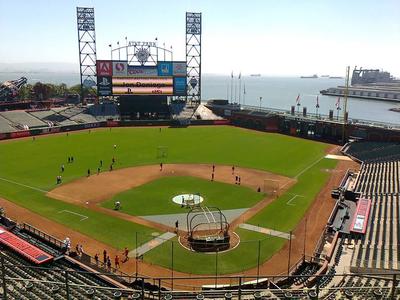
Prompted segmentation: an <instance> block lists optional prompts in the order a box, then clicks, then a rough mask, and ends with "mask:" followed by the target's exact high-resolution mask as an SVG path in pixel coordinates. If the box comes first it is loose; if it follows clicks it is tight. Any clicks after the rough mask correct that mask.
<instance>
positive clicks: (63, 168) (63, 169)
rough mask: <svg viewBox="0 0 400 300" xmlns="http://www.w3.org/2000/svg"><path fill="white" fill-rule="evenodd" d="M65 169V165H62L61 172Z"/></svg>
mask: <svg viewBox="0 0 400 300" xmlns="http://www.w3.org/2000/svg"><path fill="white" fill-rule="evenodd" d="M64 169H65V167H64V165H61V173H63V172H64Z"/></svg>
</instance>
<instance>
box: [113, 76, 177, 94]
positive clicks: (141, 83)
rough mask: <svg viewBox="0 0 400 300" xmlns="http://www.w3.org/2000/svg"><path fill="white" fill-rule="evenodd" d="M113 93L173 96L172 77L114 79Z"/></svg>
mask: <svg viewBox="0 0 400 300" xmlns="http://www.w3.org/2000/svg"><path fill="white" fill-rule="evenodd" d="M112 85H113V88H112V92H113V94H115V95H121V94H125V95H157V94H161V95H172V94H173V92H174V88H173V85H174V80H173V78H172V77H154V78H151V77H113V79H112Z"/></svg>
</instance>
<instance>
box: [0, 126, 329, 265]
mask: <svg viewBox="0 0 400 300" xmlns="http://www.w3.org/2000/svg"><path fill="white" fill-rule="evenodd" d="M113 145H117V148H116V149H114V147H113ZM160 146H162V147H165V149H167V154H168V155H167V157H165V158H163V159H162V161H163V162H164V163H209V164H213V163H215V164H226V165H236V166H241V167H248V168H255V169H262V170H267V171H270V172H274V173H279V174H282V175H286V176H289V177H294V176H296V175H297V174H299V173H300V172H302V170H305V169H306V168H307V167H308V166H309V165H311V164H312V163H314V162H315V161H316V160H317V159H319V158H320V157H322V156H323V155H324V152H325V150H326V147H327V145H326V144H322V143H317V142H313V141H308V140H304V139H297V138H293V137H289V136H284V135H279V134H269V133H261V132H256V131H249V130H244V129H240V128H234V127H228V126H220V127H215V126H213V127H189V128H184V129H183V128H177V129H172V128H163V129H162V130H161V132H160V131H159V129H158V128H113V129H112V130H109V129H101V130H91V131H81V132H72V133H69V134H68V136H67V134H59V135H50V136H43V137H36V139H35V141H33V140H32V139H20V140H12V141H6V142H1V143H0V197H4V198H6V199H8V200H10V201H13V202H15V203H17V204H18V205H21V206H23V207H25V208H27V209H29V210H31V211H33V212H36V213H38V214H40V215H42V216H44V217H46V218H49V219H51V220H54V221H56V222H59V223H61V224H64V225H66V226H68V227H70V228H72V229H74V230H77V231H79V232H81V233H83V234H86V235H88V236H91V237H93V238H95V239H97V240H99V241H102V242H104V243H106V244H109V245H111V246H113V247H117V248H123V247H125V246H128V247H129V248H134V247H135V238H134V237H135V232H139V233H140V241H139V244H142V243H143V242H145V241H147V240H149V239H150V234H151V233H152V232H153V231H154V230H153V229H150V228H147V227H144V226H141V225H137V224H134V223H130V222H127V221H123V220H121V219H119V218H115V217H112V216H109V215H105V214H102V213H98V212H93V211H90V210H89V209H86V208H82V207H79V206H76V205H73V204H68V203H64V202H62V201H59V200H54V199H50V198H48V197H46V196H45V194H46V191H49V190H51V189H53V188H54V187H55V186H56V184H55V179H56V176H57V175H59V174H60V167H61V165H62V164H64V165H65V172H64V173H63V174H62V176H63V181H64V183H65V182H68V181H71V180H74V179H77V178H80V177H82V176H85V175H86V172H87V169H88V168H90V169H91V170H92V172H95V170H96V169H97V167H98V166H99V161H100V160H103V161H104V168H105V169H108V166H109V164H110V163H111V159H112V157H115V158H116V160H117V163H116V167H117V168H124V167H128V166H135V165H147V164H158V163H159V162H160V161H161V159H160V158H158V157H157V149H158V147H160ZM71 155H72V156H74V159H75V161H74V163H68V162H67V157H68V156H71ZM334 165H335V162H334V161H327V160H322V161H321V162H320V163H318V164H317V165H315V166H314V167H312V168H311V169H309V170H306V171H305V172H304V173H303V174H302V175H301V176H300V177H299V178H298V179H299V182H298V183H297V184H296V185H295V186H294V187H292V188H291V190H290V193H293V194H298V195H304V196H305V197H304V200H300V199H303V198H300V197H297V198H296V199H295V203H296V206H293V207H291V206H288V205H286V202H287V200H288V199H290V197H291V196H290V194H287V195H283V196H282V197H281V198H280V199H278V201H277V202H276V203H273V204H271V205H269V206H267V208H266V209H264V210H263V211H261V212H260V213H259V214H258V215H256V216H255V217H254V218H253V219H252V220H251V221H250V222H251V223H253V224H260V225H262V226H265V227H273V228H276V229H279V230H282V231H288V230H291V229H293V228H294V227H295V225H296V224H297V222H298V221H299V220H300V218H301V217H302V215H303V214H304V212H305V210H306V209H307V208H308V206H309V204H310V203H311V202H312V200H313V197H314V196H315V195H316V194H317V193H318V191H319V190H320V188H321V187H322V186H323V184H324V183H325V182H326V179H327V176H328V173H326V172H325V171H321V170H322V169H326V168H327V169H329V168H333V167H334ZM2 179H6V180H8V181H4V180H2ZM10 181H15V182H16V183H19V184H16V183H12V182H10ZM30 187H32V188H30ZM233 188H234V187H233ZM37 189H40V190H42V191H40V190H37ZM238 191H239V190H238ZM240 191H241V192H244V191H245V190H242V189H240ZM210 199H211V197H210ZM252 201H253V200H252ZM254 201H256V200H254ZM254 203H255V202H254ZM222 204H223V205H224V202H223V203H222ZM240 205H242V204H240ZM141 206H144V204H142V205H141ZM231 208H232V207H231ZM146 209H147V208H146ZM163 209H164V208H163ZM63 210H64V211H65V210H67V211H71V212H75V213H77V214H81V215H84V216H87V217H88V218H87V219H85V220H82V221H81V218H80V217H79V216H78V215H75V214H71V213H68V212H67V213H65V212H62V213H60V211H63ZM43 230H46V228H43ZM238 232H239V233H240V235H241V236H243V237H244V238H243V239H244V240H245V239H259V238H260V237H261V236H260V235H259V234H256V233H253V232H244V231H238ZM263 238H264V237H263ZM275 239H276V238H272V237H267V239H266V240H265V241H266V242H265V245H263V247H264V248H263V249H265V250H263V252H262V253H263V260H265V259H266V258H267V257H269V256H270V255H272V253H274V252H275V251H277V250H278V249H279V248H280V247H281V246H282V245H283V243H284V241H283V240H280V239H279V240H278V241H276V240H275ZM243 245H245V243H244V244H243ZM243 245H241V246H239V248H238V249H236V250H235V251H232V252H228V253H226V254H221V257H224V259H223V261H221V272H222V273H228V272H232V271H233V270H238V269H241V270H244V269H247V268H249V267H251V266H255V262H254V257H253V255H254V253H253V252H252V251H253V248H252V247H250V248H251V249H246V247H245V246H243ZM164 247H166V245H164V246H162V247H160V248H156V249H154V250H153V251H152V252H151V253H149V254H148V255H146V259H149V260H151V259H152V263H160V264H162V265H167V260H168V258H162V257H161V256H162V253H163V252H162V249H164ZM176 251H178V252H177V255H178V254H179V253H180V255H182V257H181V265H180V263H178V262H177V265H176V267H177V268H178V269H180V270H185V271H188V272H190V271H191V270H192V269H191V268H192V267H198V266H203V264H202V263H201V262H202V257H203V254H196V255H194V256H192V253H191V255H187V253H186V252H185V251H186V250H183V249H179V250H178V247H177V250H176ZM179 251H180V252H179ZM247 251H249V252H247ZM157 253H159V254H157ZM209 259H211V258H209ZM191 261H194V262H196V263H192V262H191ZM213 265H215V264H213ZM222 266H223V267H222ZM204 270H208V271H210V273H213V272H215V270H212V267H210V266H207V267H204V268H203V267H202V268H201V269H200V268H199V270H197V269H196V272H203V273H206V271H204ZM208 271H207V272H208Z"/></svg>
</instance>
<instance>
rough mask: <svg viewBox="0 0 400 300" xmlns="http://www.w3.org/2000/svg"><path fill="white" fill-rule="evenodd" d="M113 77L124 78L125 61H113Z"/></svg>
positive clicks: (126, 72) (126, 65) (126, 64)
mask: <svg viewBox="0 0 400 300" xmlns="http://www.w3.org/2000/svg"><path fill="white" fill-rule="evenodd" d="M112 64H113V76H126V75H127V74H128V63H127V62H126V61H113V63H112Z"/></svg>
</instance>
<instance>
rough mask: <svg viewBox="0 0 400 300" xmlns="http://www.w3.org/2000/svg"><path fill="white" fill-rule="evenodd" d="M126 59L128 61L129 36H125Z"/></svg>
mask: <svg viewBox="0 0 400 300" xmlns="http://www.w3.org/2000/svg"><path fill="white" fill-rule="evenodd" d="M125 50H126V61H128V37H127V36H126V37H125Z"/></svg>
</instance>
